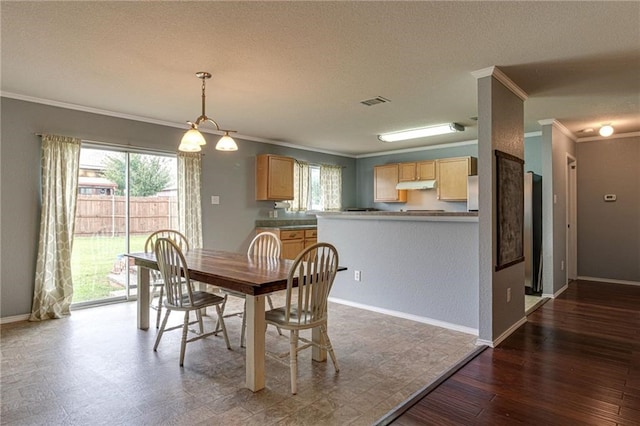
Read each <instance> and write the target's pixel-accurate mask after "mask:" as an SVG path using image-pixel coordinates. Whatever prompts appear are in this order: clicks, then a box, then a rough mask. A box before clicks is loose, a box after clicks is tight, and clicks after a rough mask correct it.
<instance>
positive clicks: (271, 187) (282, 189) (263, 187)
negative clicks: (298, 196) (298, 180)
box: [256, 154, 295, 201]
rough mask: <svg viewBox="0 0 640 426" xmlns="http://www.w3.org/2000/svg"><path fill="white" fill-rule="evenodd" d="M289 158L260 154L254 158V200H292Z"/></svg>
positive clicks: (291, 162) (290, 161)
mask: <svg viewBox="0 0 640 426" xmlns="http://www.w3.org/2000/svg"><path fill="white" fill-rule="evenodd" d="M294 162H295V160H294V159H293V158H291V157H282V156H279V155H271V154H262V155H258V156H257V157H256V200H273V201H282V200H292V199H293V165H294Z"/></svg>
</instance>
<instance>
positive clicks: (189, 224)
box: [178, 152, 202, 248]
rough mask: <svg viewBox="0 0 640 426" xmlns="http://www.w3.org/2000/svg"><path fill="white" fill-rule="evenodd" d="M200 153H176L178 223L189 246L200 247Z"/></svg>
mask: <svg viewBox="0 0 640 426" xmlns="http://www.w3.org/2000/svg"><path fill="white" fill-rule="evenodd" d="M201 177H202V155H201V154H198V153H191V152H180V153H178V223H179V230H180V232H182V233H183V234H184V236H185V237H187V241H189V246H190V247H192V248H202V200H201V199H200V185H201V182H200V181H201Z"/></svg>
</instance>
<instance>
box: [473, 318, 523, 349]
mask: <svg viewBox="0 0 640 426" xmlns="http://www.w3.org/2000/svg"><path fill="white" fill-rule="evenodd" d="M525 322H527V317H526V316H525V317H522V318H520V319H519V320H518V321H517V322H516V323H515V324H513V325H512V326H511V327H509V328H508V329H507V330H506V331H505V332H504V333H502V334H501V335H500V336H499V337H498V338H497V339H495V340H493V341H491V340H485V339H478V340H476V345H486V346H489V347H492V348H495V347H496V346H498V345H499V344H500V343H502V341H503V340H504V339H506V338H507V337H509V336H510V335H511V334H512V333H513V332H514V331H516V330H517V329H518V328H519V327H520V326H521V325H522V324H524V323H525Z"/></svg>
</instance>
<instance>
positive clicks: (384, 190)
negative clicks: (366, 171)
mask: <svg viewBox="0 0 640 426" xmlns="http://www.w3.org/2000/svg"><path fill="white" fill-rule="evenodd" d="M399 171H400V167H399V164H398V163H394V164H384V165H382V166H374V168H373V179H374V182H373V201H375V202H378V203H380V202H382V203H406V202H407V190H406V189H403V190H398V189H396V185H397V184H398V178H399Z"/></svg>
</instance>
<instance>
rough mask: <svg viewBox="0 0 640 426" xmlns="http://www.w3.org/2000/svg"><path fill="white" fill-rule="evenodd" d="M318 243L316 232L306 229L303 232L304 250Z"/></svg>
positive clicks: (315, 230)
mask: <svg viewBox="0 0 640 426" xmlns="http://www.w3.org/2000/svg"><path fill="white" fill-rule="evenodd" d="M317 242H318V230H317V229H307V230H305V231H304V248H307V247H309V246H312V245H314V244H315V243H317Z"/></svg>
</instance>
